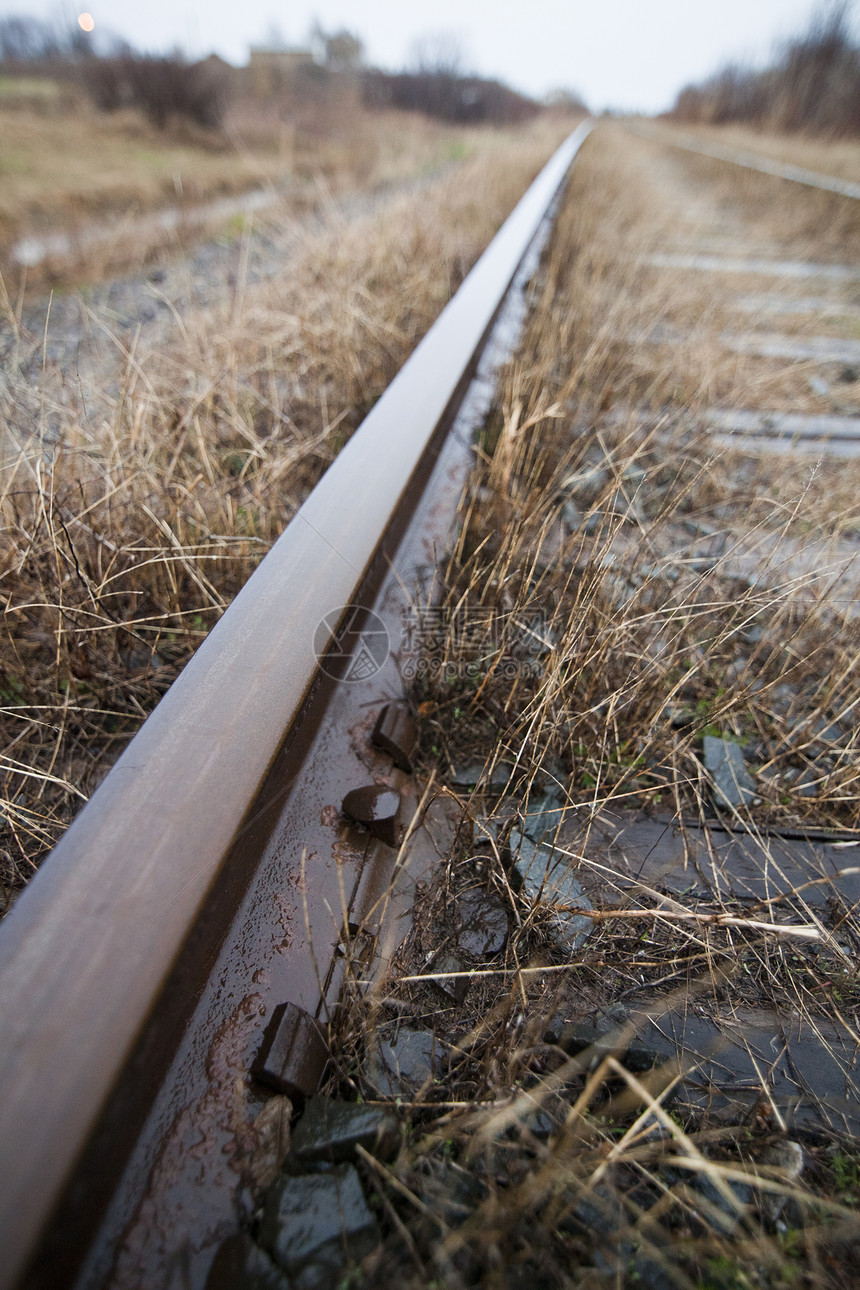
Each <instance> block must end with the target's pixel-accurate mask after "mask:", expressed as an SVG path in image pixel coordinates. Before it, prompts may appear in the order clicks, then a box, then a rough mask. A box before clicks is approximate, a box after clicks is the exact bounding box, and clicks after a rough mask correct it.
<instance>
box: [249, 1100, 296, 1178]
mask: <svg viewBox="0 0 860 1290" xmlns="http://www.w3.org/2000/svg"><path fill="white" fill-rule="evenodd" d="M292 1116H293V1104H292V1102H291V1101H290V1099H289V1098H288V1097H277V1096H276V1097H272V1098H270V1099H269V1101H268V1102H267V1103H266V1105H265V1106H264V1107H263V1109H262V1111H261V1112H260V1114H259V1115H258V1116H257V1118H256V1120H255V1121H254V1147H253V1150H252V1151H251V1154H250V1156H249V1158H248V1172H249V1174H250V1175H251V1178H252V1180H253V1182H254V1185H255V1186H256V1187H259V1188H260V1189H261V1190H265V1188H266V1187H268V1186H270V1185H271V1183H273V1182H274V1181H275V1179H276V1178H277V1176H278V1173H279V1172H280V1168H281V1165H282V1164H283V1163H284V1159H285V1158H286V1155H287V1152H288V1151H289V1149H290V1122H291V1120H292Z"/></svg>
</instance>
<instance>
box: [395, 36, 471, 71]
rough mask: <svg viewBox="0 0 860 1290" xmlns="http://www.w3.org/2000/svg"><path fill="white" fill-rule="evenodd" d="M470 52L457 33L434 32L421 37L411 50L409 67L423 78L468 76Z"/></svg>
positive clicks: (414, 42)
mask: <svg viewBox="0 0 860 1290" xmlns="http://www.w3.org/2000/svg"><path fill="white" fill-rule="evenodd" d="M468 61H469V60H468V50H467V46H466V42H465V40H464V38H463V37H462V36H461V35H460V34H459V33H458V32H456V31H433V32H428V33H427V34H426V35H424V36H419V37H418V39H417V40H415V41H413V43H412V46H411V50H410V60H409V67H410V70H411V71H415V72H417V73H418V74H419V75H421V76H451V77H461V76H466V75H467V63H468Z"/></svg>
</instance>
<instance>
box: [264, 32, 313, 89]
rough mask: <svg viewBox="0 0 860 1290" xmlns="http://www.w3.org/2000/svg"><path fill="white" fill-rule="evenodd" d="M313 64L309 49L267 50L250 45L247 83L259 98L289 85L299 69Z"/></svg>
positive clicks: (266, 48)
mask: <svg viewBox="0 0 860 1290" xmlns="http://www.w3.org/2000/svg"><path fill="white" fill-rule="evenodd" d="M313 62H314V56H313V53H312V52H311V50H309V49H284V48H268V47H266V46H264V45H252V46H251V50H250V53H249V57H248V83H249V86H250V89H251V92H252V93H253V94H256V95H259V96H260V97H261V98H264V97H267V96H268V95H270V94H277V93H278V91H279V90H283V89H285V88H286V87H287V86H288V85H291V84H292V82H293V81H294V79H295V76H296V73H297V72H298V70H299V68H301V67H306V66H307V65H308V64H309V63H311V64H312V63H313Z"/></svg>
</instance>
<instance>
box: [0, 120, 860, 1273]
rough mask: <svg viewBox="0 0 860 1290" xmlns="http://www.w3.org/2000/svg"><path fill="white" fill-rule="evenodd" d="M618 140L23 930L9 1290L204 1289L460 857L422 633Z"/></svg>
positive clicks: (395, 395) (772, 432) (506, 280)
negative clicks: (410, 707) (485, 455)
mask: <svg viewBox="0 0 860 1290" xmlns="http://www.w3.org/2000/svg"><path fill="white" fill-rule="evenodd" d="M591 128H592V127H591V125H590V124H588V123H587V124H585V125H584V126H582V127H580V129H578V130H577V131H576V132H575V133H574V134H573V135H572V136H571V137H570V139H568V140H567V142H566V143H565V144H564V145H563V146H562V148H560V149H559V151H558V152H557V153H556V155H555V156H554V157H553V158H552V160H551V161H550V162H549V163H548V164H547V166H546V167H545V169H544V170H543V171H542V173H541V175H540V176H539V177H538V179H537V180H536V181H535V183H534V185H533V186H532V188H531V189H530V190H529V192H528V193H527V194H526V195H525V197H524V198H523V199H522V201H521V202H520V204H519V205H518V207H517V208H516V210H515V211H514V212H513V214H512V215H511V217H510V218H509V220H508V221H507V223H506V224H505V225H504V227H503V228H502V230H501V231H500V233H499V234H498V235H497V237H496V238H495V240H494V241H493V243H492V244H491V246H490V247H489V248H488V250H487V252H486V253H485V255H484V256H483V257H482V259H481V260H480V261H479V263H478V264H477V265H476V267H475V269H474V270H473V271H472V273H471V274H470V275H469V277H468V278H467V279H466V281H465V282H464V284H463V286H462V287H461V289H460V291H459V292H458V293H457V295H456V296H455V298H454V299H453V300H452V301H451V303H450V304H449V306H448V307H447V308H446V310H445V311H444V312H443V314H442V315H441V316H440V318H439V320H438V322H437V323H436V324H435V326H434V327H433V328H432V330H431V331H430V332H429V333H428V335H427V337H426V338H425V340H424V341H423V342H422V343H421V345H420V346H419V347H418V349H417V350H416V352H415V354H414V355H413V357H412V358H411V359H410V360H409V362H408V363H407V364H406V365H405V367H404V368H403V370H402V371H401V373H400V375H399V376H398V377H397V378H396V380H395V381H394V382H393V384H392V385H391V386H390V387H389V390H388V391H387V392H386V394H385V395H384V396H383V398H382V399H381V400H380V401H379V403H378V404H377V405H376V407H375V408H374V409H373V411H372V412H371V414H370V415H369V416H368V418H367V419H366V421H365V422H364V424H363V425H362V427H361V428H360V429H359V431H358V432H357V433H356V434H355V436H354V437H353V438H352V439H351V440H350V442H349V444H348V445H347V446H346V448H345V449H344V450H343V451H342V453H341V454H340V455H339V457H338V458H337V460H336V461H335V463H334V465H333V466H332V467H331V468H330V470H329V471H328V473H327V474H326V476H325V477H324V478H323V480H322V481H321V482H320V484H319V485H318V486H317V488H316V489H315V490H314V492H313V493H312V494H311V496H310V497H309V498H308V500H307V501H306V503H305V504H304V506H303V507H302V509H301V511H300V512H299V513H298V515H297V516H296V518H295V520H294V521H293V522H292V523H291V524H290V526H289V528H288V529H287V530H286V532H285V533H284V535H283V537H282V538H281V540H280V541H279V542H278V544H277V545H276V547H275V548H274V549H273V550H272V552H271V553H270V555H269V556H268V557H267V558H266V560H265V561H264V562H263V564H262V565H261V566H260V569H259V570H258V572H257V573H255V574H254V576H253V577H252V579H251V580H250V581H249V582H248V584H247V585H246V587H245V588H244V589H243V591H242V592H241V593H240V595H239V596H238V597H237V599H236V600H235V602H234V603H233V605H232V606H231V607H230V609H229V610H228V611H227V613H226V614H225V615H224V617H223V618H222V620H221V621H220V623H219V624H218V626H217V627H216V628H215V629H214V630H213V632H212V633H211V634H210V636H209V637H208V638H207V640H206V641H205V643H204V644H203V646H201V648H200V650H199V651H198V653H197V654H196V655H195V657H194V659H193V660H192V662H191V663H190V664H189V665H188V667H187V668H186V669H185V671H184V672H183V674H182V676H181V677H180V679H179V680H178V681H177V683H176V684H175V685H174V686H173V688H172V689H171V691H170V692H169V694H168V695H167V696H166V697H165V699H164V700H163V701H162V703H161V704H160V705H159V707H158V708H157V709H156V711H155V712H154V713H153V715H152V716H151V717H150V719H149V720H148V721H147V723H146V725H145V726H144V727H143V729H142V730H141V731H140V733H139V734H138V735H137V737H136V738H135V739H134V741H133V742H132V744H131V745H130V746H129V748H128V750H127V751H126V752H125V753H124V755H123V756H122V758H121V759H120V760H119V762H118V763H117V764H116V766H115V767H114V769H113V770H112V771H111V773H110V775H109V776H108V778H107V779H106V781H105V782H104V784H103V785H102V786H101V788H100V789H99V790H98V792H97V793H96V794H95V795H94V797H93V799H92V801H91V802H90V804H89V805H88V806H87V807H86V808H85V810H84V811H83V812H82V813H81V815H80V816H79V818H78V819H77V820H76V821H75V823H74V824H73V826H72V827H71V828H70V829H69V831H68V833H67V834H66V836H65V837H64V838H63V840H62V842H61V843H60V844H59V846H58V847H57V848H56V851H55V852H54V854H53V856H52V857H51V859H50V861H49V862H48V863H47V864H46V865H45V866H44V867H43V868H42V870H41V871H40V872H39V874H38V875H37V876H36V878H35V879H34V880H33V881H32V883H31V884H30V886H29V888H28V889H27V890H26V891H25V893H24V895H23V896H22V897H21V899H20V900H19V901H18V902H17V904H16V906H15V909H14V911H13V913H12V915H11V916H10V917H9V918H7V919H6V921H5V922H4V923H3V925H2V929H0V972H2V982H3V984H2V992H0V1021H1V1022H2V1034H3V1037H4V1044H3V1049H2V1055H0V1075H2V1088H3V1090H4V1096H3V1098H2V1099H1V1100H0V1153H2V1157H3V1159H4V1161H5V1162H6V1163H5V1166H4V1172H5V1186H4V1192H3V1199H2V1205H0V1244H2V1247H3V1248H4V1250H5V1257H4V1262H3V1265H2V1268H0V1287H10V1288H11V1287H13V1286H15V1287H21V1288H22V1290H23V1288H24V1287H28V1288H29V1287H43V1286H51V1287H55V1286H56V1287H61V1286H66V1285H75V1284H77V1285H79V1286H81V1287H89V1286H96V1285H103V1284H113V1285H122V1284H131V1283H134V1284H141V1285H148V1284H154V1283H155V1278H156V1275H157V1276H158V1277H159V1279H160V1280H161V1281H163V1282H164V1284H166V1285H171V1286H172V1285H174V1284H175V1285H177V1286H178V1285H191V1286H203V1285H204V1284H205V1282H206V1277H207V1272H208V1268H209V1265H210V1263H211V1260H212V1252H213V1250H214V1249H216V1248H217V1246H218V1244H219V1242H220V1240H221V1239H222V1238H223V1236H224V1234H225V1232H229V1231H230V1230H231V1228H232V1227H233V1226H235V1224H236V1206H237V1197H238V1198H239V1199H238V1204H239V1205H240V1206H241V1204H242V1203H243V1200H242V1184H243V1173H242V1168H241V1159H242V1143H241V1139H242V1135H243V1133H245V1132H246V1130H247V1126H248V1125H249V1124H250V1123H251V1121H252V1120H253V1119H254V1117H255V1115H257V1114H258V1113H259V1112H260V1109H261V1108H262V1107H263V1106H265V1097H266V1096H267V1094H266V1092H265V1090H272V1089H274V1090H276V1091H277V1092H278V1093H281V1094H285V1095H286V1096H289V1097H292V1098H294V1099H295V1098H298V1099H302V1098H305V1097H307V1096H309V1095H310V1094H312V1093H313V1092H314V1091H315V1089H316V1087H317V1086H318V1083H319V1081H320V1079H321V1077H322V1074H323V1070H324V1068H325V1066H326V1063H327V1061H328V1058H329V1054H328V1049H327V1042H326V1041H327V1024H328V1021H329V1018H330V1017H331V1015H332V1013H333V1011H334V1009H335V1006H336V1004H337V1000H338V996H339V992H340V990H341V987H342V985H343V981H344V976H345V972H346V970H347V968H346V964H347V956H346V955H345V954H344V947H345V944H346V942H349V943H350V951H351V952H355V949H356V946H358V947H360V948H361V950H362V954H363V958H362V968H363V972H362V974H363V976H364V977H365V978H370V977H372V976H373V974H374V972H375V971H378V969H379V967H380V966H381V965H382V964H383V963H384V962H385V960H386V957H387V955H388V954H389V953H390V951H391V949H392V948H393V944H394V941H395V940H396V938H397V937H396V929H397V927H398V919H401V920H402V918H403V917H404V916H405V914H406V912H407V911H408V910H409V908H410V906H411V903H412V900H413V897H414V892H415V888H416V885H417V884H419V883H420V882H421V881H422V879H423V878H426V877H427V876H428V875H429V874H430V873H431V872H432V869H433V867H434V866H435V865H436V864H437V863H438V861H439V859H440V857H442V856H444V855H445V854H446V853H447V851H448V849H449V848H450V844H451V840H452V838H453V837H454V836H455V835H456V831H457V828H458V816H457V811H456V810H453V811H452V810H451V809H449V808H448V807H447V806H446V799H445V798H444V797H440V798H434V796H433V794H432V792H429V793H426V794H423V795H419V794H418V790H417V789H416V786H415V782H414V780H413V778H412V776H411V775H410V770H411V755H412V751H413V744H414V739H415V731H414V727H413V726H412V723H411V720H410V718H409V715H408V712H407V709H406V707H405V704H404V699H405V693H404V688H403V687H404V680H403V666H402V665H403V661H404V657H406V656H407V655H408V654H409V651H410V646H409V642H408V641H407V640H405V638H404V636H403V625H404V623H409V622H410V620H413V621H416V622H417V617H416V612H415V611H416V609H417V608H418V607H421V606H424V605H426V604H427V603H428V602H430V601H431V600H432V598H433V594H434V578H435V575H436V570H437V564H438V560H439V557H440V556H441V555H442V554H443V553H444V551H445V549H446V545H447V542H448V538H449V534H450V532H451V529H452V526H453V525H454V523H455V519H456V512H457V506H458V502H459V500H460V496H461V492H462V487H463V483H464V481H465V479H466V476H467V472H468V470H469V468H470V465H471V461H472V436H473V432H474V430H475V428H476V427H477V426H479V425H480V424H481V422H482V420H483V417H484V415H485V413H486V410H487V408H488V406H489V402H490V399H491V397H492V393H493V374H494V372H495V370H496V368H497V366H498V364H499V363H500V362H501V361H502V360H503V359H504V358H505V357H506V356H507V355H508V354H509V353H510V352H511V350H512V348H513V346H514V344H515V343H516V340H517V336H518V334H519V327H520V323H521V321H522V317H523V314H524V311H525V301H524V287H525V284H526V283H527V282H528V280H529V278H530V276H531V275H532V274H533V272H534V269H535V266H536V263H537V259H538V257H539V255H540V252H541V248H542V247H543V246H544V245H545V243H546V240H547V238H548V236H549V233H550V230H551V227H552V220H553V216H554V210H555V205H556V203H557V200H558V195H559V193H560V191H561V188H562V186H563V184H564V181H565V178H566V176H567V174H568V171H569V168H570V166H571V164H572V163H573V161H574V159H575V157H576V155H577V152H578V150H579V148H580V147H581V146H582V144H583V142H584V141H585V139H586V138H587V137H588V135H589V133H590V131H591ZM786 177H787V178H798V176H796V175H786ZM842 195H846V196H851V195H852V194H850V193H844V192H843V194H842ZM666 266H668V267H672V264H671V263H670V260H669V259H667V258H665V257H664V266H663V267H666ZM654 267H660V265H659V264H657V263H656V260H655V264H654ZM674 267H683V264H681V263H680V258H679V263H678V264H676V265H675V266H674ZM689 267H690V268H693V269H695V268H697V267H698V268H699V269H702V270H703V271H707V270H708V266H707V265H704V264H703V263H701V257H700V263H699V264H698V266H697V265H696V264H694V263H692V262H691V263H690V265H689ZM714 267H716V268H717V270H718V271H723V272H731V269H726V265H725V262H724V263H723V264H722V266H721V270H720V266H719V265H716V266H714V265H711V266H710V268H711V269H713V268H714ZM752 271H753V272H754V270H752ZM666 340H667V337H666V336H665V335H660V336H658V337H657V338H656V342H657V343H665V342H666ZM671 340H672V338H671V337H670V338H669V341H670V342H671ZM636 342H637V343H647V342H648V337H637V338H636ZM726 417H727V419H726V420H723V421H721V420H720V419H719V416H718V415H717V413H716V412H715V413H713V416H712V422H713V425H714V428H715V429H716V430H718V431H719V432H720V433H721V434H724V435H726V436H738V435H741V434H745V435H747V436H749V437H750V440H751V441H755V442H757V443H759V446H761V445H760V441H761V440H767V439H768V438H770V439H773V438H774V437H775V436H776V437H779V435H780V434H782V435H783V437H785V436H788V437H790V438H792V439H796V438H797V437H798V436H800V437H801V438H803V437H807V438H813V439H815V440H816V442H818V441H820V440H821V438H822V436H825V437H826V438H832V439H834V440H838V439H839V437H840V434H841V435H842V436H843V437H846V438H849V439H852V438H853V437H854V436H855V434H856V433H857V431H856V426H855V425H854V424H853V423H850V424H848V425H847V427H844V426H843V428H842V429H841V430H840V428H839V427H838V426H836V427H834V424H833V419H832V418H831V420H830V421H827V423H826V424H824V420H823V419H821V418H819V424H818V425H817V426H815V425H811V424H809V423H808V421H802V422H798V421H797V420H795V421H791V420H790V419H784V420H783V422H782V423H781V424H777V425H776V426H774V424H773V423H767V424H763V423H762V422H761V420H759V421H754V420H753V421H749V420H748V421H747V422H745V421H744V419H743V417H742V416H735V417H734V420H733V419H732V417H731V415H730V414H728V413H726ZM706 420H707V418H706ZM840 424H841V423H840ZM643 845H644V844H643ZM651 846H652V841H651V839H650V838H649V839H647V847H648V848H650V847H651ZM381 905H383V906H384V910H385V914H386V918H385V920H383V919H382V918H381V916H380V906H381ZM401 926H402V923H401ZM392 938H393V939H392ZM237 1141H238V1142H239V1145H238V1146H237ZM144 1235H145V1238H146V1239H145V1240H144ZM178 1252H179V1253H178ZM159 1260H162V1262H161V1263H160V1262H159Z"/></svg>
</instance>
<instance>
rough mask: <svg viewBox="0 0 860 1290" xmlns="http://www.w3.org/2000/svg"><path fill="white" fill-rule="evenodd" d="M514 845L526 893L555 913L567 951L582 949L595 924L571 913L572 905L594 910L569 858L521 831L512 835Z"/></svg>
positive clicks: (516, 860) (557, 936) (583, 915)
mask: <svg viewBox="0 0 860 1290" xmlns="http://www.w3.org/2000/svg"><path fill="white" fill-rule="evenodd" d="M510 846H511V855H512V857H513V862H514V872H515V873H516V875H517V877H518V879H519V882H520V885H521V889H522V894H523V895H524V896H525V897H527V899H529V900H531V901H532V902H535V903H537V902H538V901H539V902H540V903H541V904H542V905H545V906H546V907H547V908H549V909H551V910H553V912H554V914H555V924H556V929H557V934H556V939H557V941H558V942H559V943H560V945H561V946H562V947H563V948H564V949H566V950H569V951H572V950H576V949H579V947H580V945H582V943H583V942H584V941H585V939H586V937H587V936H588V935H589V933H590V932H591V931H592V930H593V928H594V921H593V919H591V918H589V917H588V916H587V915H585V914H574V913H571V912H570V911H569V906H575V907H576V908H577V909H591V902H590V901H589V899H588V897H587V896H586V894H585V892H584V891H583V889H582V886H581V885H580V883H579V882H578V881H577V880H576V878H574V876H573V874H572V873H571V868H570V860H569V858H568V857H567V856H565V855H562V854H561V852H559V851H556V850H555V848H553V847H548V846H543V845H541V846H536V845H535V844H534V842H532V840H531V838H529V837H527V836H526V834H525V833H521V832H520V831H519V830H518V829H514V830H513V831H512V833H511V840H510Z"/></svg>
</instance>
